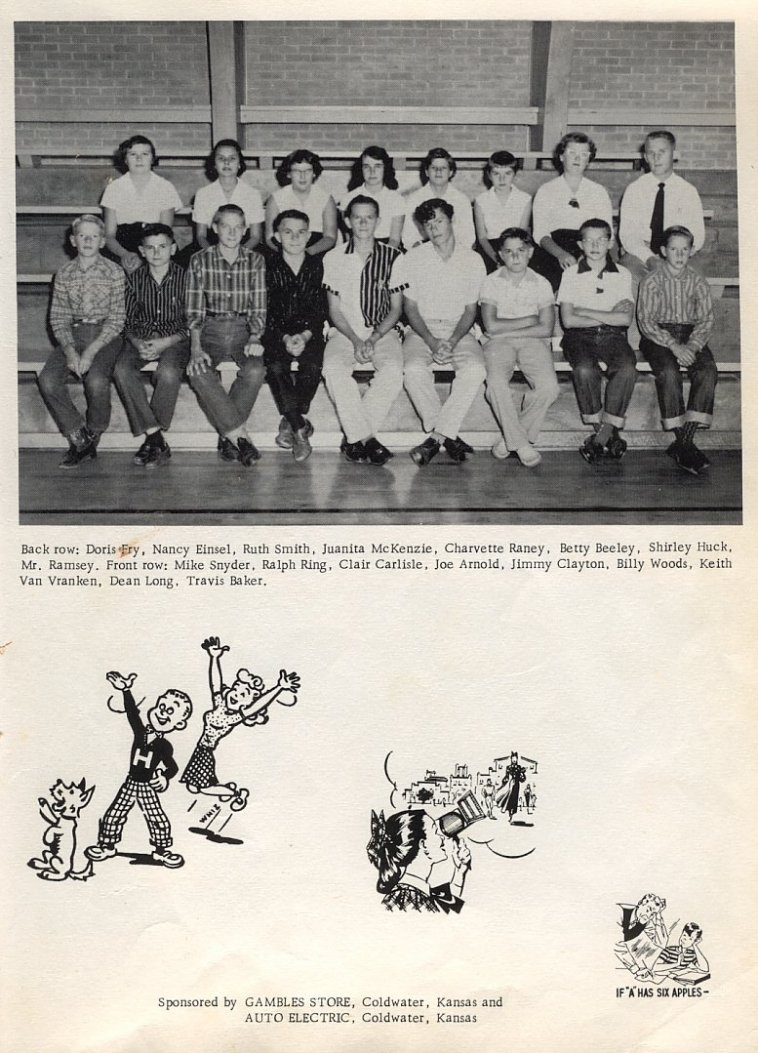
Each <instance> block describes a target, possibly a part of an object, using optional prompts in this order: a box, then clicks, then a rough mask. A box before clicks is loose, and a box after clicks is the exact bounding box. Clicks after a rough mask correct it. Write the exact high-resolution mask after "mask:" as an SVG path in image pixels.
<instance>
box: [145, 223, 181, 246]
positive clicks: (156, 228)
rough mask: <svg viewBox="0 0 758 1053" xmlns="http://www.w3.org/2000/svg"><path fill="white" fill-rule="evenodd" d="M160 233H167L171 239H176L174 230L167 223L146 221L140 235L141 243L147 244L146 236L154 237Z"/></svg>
mask: <svg viewBox="0 0 758 1053" xmlns="http://www.w3.org/2000/svg"><path fill="white" fill-rule="evenodd" d="M158 234H165V236H166V237H167V238H168V239H169V240H170V241H176V238H175V237H174V232H173V230H172V229H171V227H169V226H168V224H166V223H146V224H145V226H144V227H143V228H142V233H141V234H140V236H139V243H140V245H144V244H145V239H146V238H154V237H156V235H158Z"/></svg>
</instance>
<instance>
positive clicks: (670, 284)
mask: <svg viewBox="0 0 758 1053" xmlns="http://www.w3.org/2000/svg"><path fill="white" fill-rule="evenodd" d="M637 320H638V322H639V327H640V331H641V332H642V334H643V335H644V336H646V337H647V338H648V339H649V340H652V341H654V343H656V344H661V345H662V346H663V347H671V345H672V344H673V343H675V342H676V341H675V338H674V337H673V336H672V335H671V333H669V332H667V331H666V330H665V329H663V328H662V327H661V323H664V324H665V323H666V322H669V323H674V324H679V325H694V327H695V328H694V329H693V330H692V334H691V336H690V338H689V340H688V341H687V346H688V347H690V348H692V350H693V351H700V350H701V349H702V348H703V347H705V345H706V344H707V342H708V337H709V336H710V334H711V331H712V329H713V325H714V320H715V319H714V314H713V301H712V299H711V290H710V287H709V285H708V282H707V281H705V279H704V278H701V277H700V275H699V274H698V273H697V272H696V271H695V270H693V269H692V267H685V268H684V270H683V271H682V273H681V274H680V275H678V276H677V275H674V274H672V273H671V271H670V270H669V268H668V267H667V266H666V265H665V264H664V265H662V266H658V267H656V268H655V270H654V271H653V272H652V274H649V275H648V276H647V278H645V280H644V281H643V282H642V284H641V285H640V294H639V299H638V301H637Z"/></svg>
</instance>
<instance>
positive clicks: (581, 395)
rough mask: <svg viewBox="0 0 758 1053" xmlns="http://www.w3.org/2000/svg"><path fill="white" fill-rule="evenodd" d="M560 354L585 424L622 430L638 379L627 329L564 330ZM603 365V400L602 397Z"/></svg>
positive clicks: (605, 327) (603, 326)
mask: <svg viewBox="0 0 758 1053" xmlns="http://www.w3.org/2000/svg"><path fill="white" fill-rule="evenodd" d="M563 355H564V357H565V359H566V361H567V362H568V363H569V365H570V366H571V372H572V379H573V381H574V391H575V392H576V401H577V403H578V404H579V412H580V413H581V414H582V420H583V421H584V423H585V424H600V423H608V424H612V425H613V426H614V427H616V428H623V426H624V420H625V418H626V411H627V409H628V408H629V403H630V401H631V398H632V392H633V391H634V385H635V382H636V380H637V359H636V358H635V355H634V351H632V349H631V347H630V346H629V344H628V343H627V342H626V330H623V329H614V328H613V327H612V326H607V325H601V326H599V327H598V328H596V329H567V330H566V332H565V333H564V334H563ZM601 362H602V363H604V364H605V377H606V381H607V383H606V386H605V399H603V395H602V383H603V370H602V368H601V365H600V363H601Z"/></svg>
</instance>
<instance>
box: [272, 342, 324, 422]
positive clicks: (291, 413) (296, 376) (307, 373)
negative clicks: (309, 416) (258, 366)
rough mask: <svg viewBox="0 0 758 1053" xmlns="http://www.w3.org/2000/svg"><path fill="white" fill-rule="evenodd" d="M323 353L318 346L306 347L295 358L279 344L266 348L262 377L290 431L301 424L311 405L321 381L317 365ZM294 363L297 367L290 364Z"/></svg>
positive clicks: (319, 369) (319, 363)
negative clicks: (264, 376) (264, 367)
mask: <svg viewBox="0 0 758 1053" xmlns="http://www.w3.org/2000/svg"><path fill="white" fill-rule="evenodd" d="M323 357H324V352H323V350H322V349H321V348H320V347H319V348H313V349H311V348H308V347H306V349H305V351H303V353H302V354H301V355H300V356H299V357H297V358H295V357H294V356H293V355H291V354H289V352H288V351H286V350H285V349H284V348H283V347H281V348H277V349H275V350H272V349H270V348H267V349H266V352H265V354H264V356H263V361H264V364H265V366H266V377H267V379H268V386H269V388H270V389H271V394H272V395H273V396H274V402H275V403H276V408H277V409H278V410H279V412H280V414H281V415H282V416H283V417H284V418H285V420H286V421H287V422H288V424H289V425H290V427H291V428H292V429H293V430H294V431H299V430H300V429H301V428H303V427H305V414H306V413H307V412H308V410H309V409H310V408H311V402H312V401H313V396H314V395H315V394H316V390H317V389H318V385H319V381H320V380H321V364H322V361H323ZM294 363H297V369H296V370H294V371H293V369H292V366H293V364H294Z"/></svg>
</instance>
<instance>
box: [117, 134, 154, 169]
mask: <svg viewBox="0 0 758 1053" xmlns="http://www.w3.org/2000/svg"><path fill="white" fill-rule="evenodd" d="M133 146H149V147H150V151H151V153H152V155H153V161H152V167H153V168H157V167H158V155H157V153H156V152H155V144H154V143H153V142H152V140H150V139H148V137H147V136H146V135H131V136H130V137H129V138H128V139H124V141H123V143H119V144H118V146H117V147H116V149H115V150H114V152H113V166H114V168H116V169H117V170H118V171H119V172H123V173H124V174H125V173H126V172H128V171H129V168H128V167H127V164H126V155H127V153H128V152H129V151H130V150H131V148H132V147H133Z"/></svg>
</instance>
